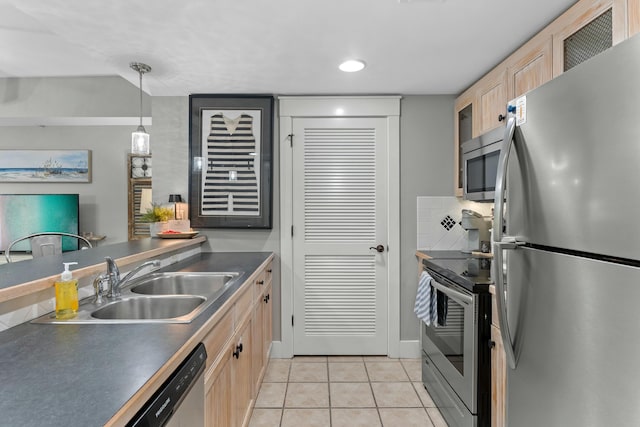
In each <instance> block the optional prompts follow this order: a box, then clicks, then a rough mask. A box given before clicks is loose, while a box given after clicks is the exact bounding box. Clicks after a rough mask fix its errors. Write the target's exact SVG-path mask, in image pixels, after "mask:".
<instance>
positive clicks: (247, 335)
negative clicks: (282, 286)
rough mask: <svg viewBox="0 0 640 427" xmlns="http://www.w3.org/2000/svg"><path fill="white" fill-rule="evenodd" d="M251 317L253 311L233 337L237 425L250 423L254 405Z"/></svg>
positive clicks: (233, 383)
mask: <svg viewBox="0 0 640 427" xmlns="http://www.w3.org/2000/svg"><path fill="white" fill-rule="evenodd" d="M251 317H252V316H251V313H249V315H248V316H247V317H246V320H245V321H244V322H243V323H242V324H241V325H240V327H239V328H238V333H237V334H236V335H235V336H234V338H233V343H234V344H235V348H234V351H232V354H233V360H232V363H231V383H232V388H233V425H234V426H236V427H242V426H245V425H247V424H248V422H249V414H250V410H251V407H252V405H251V400H252V392H253V384H252V383H253V375H252V372H251V346H252V344H251ZM234 352H235V353H234Z"/></svg>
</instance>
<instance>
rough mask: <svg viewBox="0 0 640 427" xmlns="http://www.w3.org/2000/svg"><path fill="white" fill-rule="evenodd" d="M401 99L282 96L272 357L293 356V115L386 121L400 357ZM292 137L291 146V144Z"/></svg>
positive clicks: (391, 309) (394, 326)
mask: <svg viewBox="0 0 640 427" xmlns="http://www.w3.org/2000/svg"><path fill="white" fill-rule="evenodd" d="M400 99H401V97H400V96H344V97H342V96H308V97H305V96H280V97H278V101H279V118H280V131H279V136H278V141H279V144H280V262H281V265H280V268H281V279H280V280H281V282H280V295H281V302H280V305H281V311H280V313H281V341H279V342H278V341H274V343H273V346H272V349H271V357H275V358H278V357H280V358H289V357H292V356H293V326H292V325H291V318H292V316H293V239H292V238H291V227H292V224H293V207H292V206H293V182H292V175H293V173H292V172H293V162H292V150H291V138H290V137H289V135H291V134H292V122H293V118H295V117H386V119H387V129H388V130H387V132H388V137H387V144H388V147H387V162H388V182H387V191H388V197H387V201H388V205H387V221H388V228H387V232H388V233H389V237H388V247H389V252H388V253H387V256H388V260H387V261H388V263H389V269H388V277H387V282H388V289H389V294H388V297H387V301H388V319H389V320H388V328H387V331H388V335H387V337H388V338H387V355H388V356H389V357H394V358H395V357H400V356H401V354H400V353H401V348H400V347H401V343H400ZM295 141H296V140H295V136H294V137H293V143H294V144H295Z"/></svg>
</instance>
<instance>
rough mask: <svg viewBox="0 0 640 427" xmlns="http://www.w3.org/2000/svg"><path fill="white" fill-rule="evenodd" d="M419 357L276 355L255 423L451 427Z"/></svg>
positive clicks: (255, 426) (265, 426) (264, 426)
mask: <svg viewBox="0 0 640 427" xmlns="http://www.w3.org/2000/svg"><path fill="white" fill-rule="evenodd" d="M420 369H421V366H420V360H419V359H389V358H387V357H368V356H346V357H334V356H329V357H325V356H313V357H295V358H293V359H271V360H270V361H269V366H268V367H267V371H266V373H265V376H264V380H263V383H262V387H261V388H260V392H259V393H258V398H257V400H256V405H255V408H254V410H253V416H252V417H251V423H250V424H249V427H413V426H416V427H447V423H446V422H445V421H444V419H443V418H442V416H441V415H440V412H439V411H438V408H436V407H435V404H434V403H433V401H432V400H431V397H430V396H429V394H428V393H427V391H426V390H425V389H424V387H423V386H422V382H421V378H422V374H421V371H420Z"/></svg>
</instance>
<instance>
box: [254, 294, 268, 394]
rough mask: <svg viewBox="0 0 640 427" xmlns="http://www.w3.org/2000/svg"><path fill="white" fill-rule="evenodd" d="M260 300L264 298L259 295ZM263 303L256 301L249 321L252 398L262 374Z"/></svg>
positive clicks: (256, 392)
mask: <svg viewBox="0 0 640 427" xmlns="http://www.w3.org/2000/svg"><path fill="white" fill-rule="evenodd" d="M261 298H264V296H263V294H261ZM263 312H264V302H263V301H262V299H260V300H258V301H256V305H255V306H254V308H253V318H252V319H251V340H252V346H251V358H252V366H251V369H252V372H253V396H254V398H255V397H257V395H258V391H259V390H260V379H261V378H262V375H263V373H264V368H265V365H264V355H263V349H264V333H263V328H264V326H263V324H262V322H263V316H264V314H263Z"/></svg>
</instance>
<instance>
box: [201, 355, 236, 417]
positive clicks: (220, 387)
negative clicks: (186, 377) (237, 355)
mask: <svg viewBox="0 0 640 427" xmlns="http://www.w3.org/2000/svg"><path fill="white" fill-rule="evenodd" d="M233 347H235V343H233V345H229V346H228V348H226V349H225V350H224V351H223V352H222V356H221V359H220V361H219V363H218V364H217V365H216V366H215V367H214V368H213V369H212V370H210V371H209V372H208V373H210V377H209V379H208V380H207V379H205V381H206V383H205V405H204V407H205V417H204V423H205V426H207V427H213V426H216V427H231V426H232V425H233V424H232V421H233V408H232V404H233V399H232V396H233V395H232V387H231V365H232V351H233V350H232V348H233Z"/></svg>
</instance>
